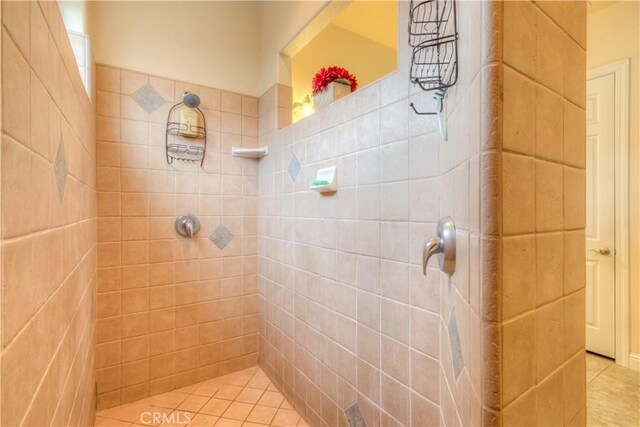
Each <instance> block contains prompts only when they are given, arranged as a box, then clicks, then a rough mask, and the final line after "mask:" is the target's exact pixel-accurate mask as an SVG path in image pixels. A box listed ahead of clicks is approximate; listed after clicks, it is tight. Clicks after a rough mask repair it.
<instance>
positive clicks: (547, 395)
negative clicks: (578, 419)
mask: <svg viewBox="0 0 640 427" xmlns="http://www.w3.org/2000/svg"><path fill="white" fill-rule="evenodd" d="M536 395H537V399H538V408H544V410H542V411H536V425H545V426H552V425H562V424H563V423H564V415H563V409H564V387H563V379H562V370H557V371H556V372H554V373H553V374H551V375H549V377H547V378H546V379H545V380H544V381H542V382H541V383H539V384H538V386H537V388H536Z"/></svg>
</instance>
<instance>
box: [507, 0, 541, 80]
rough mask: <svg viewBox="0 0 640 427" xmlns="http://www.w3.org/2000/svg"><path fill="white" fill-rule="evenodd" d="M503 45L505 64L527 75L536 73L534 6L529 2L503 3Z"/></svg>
mask: <svg viewBox="0 0 640 427" xmlns="http://www.w3.org/2000/svg"><path fill="white" fill-rule="evenodd" d="M503 10H504V11H503V13H504V17H503V19H504V33H503V34H504V35H503V37H504V41H503V43H504V47H503V49H504V50H503V55H504V60H505V62H506V63H507V64H509V65H511V66H513V67H515V68H517V69H518V70H520V71H521V72H523V73H524V74H526V75H528V76H535V73H536V12H537V11H536V8H535V6H534V5H533V3H531V2H528V1H526V2H508V3H505V4H504V9H503Z"/></svg>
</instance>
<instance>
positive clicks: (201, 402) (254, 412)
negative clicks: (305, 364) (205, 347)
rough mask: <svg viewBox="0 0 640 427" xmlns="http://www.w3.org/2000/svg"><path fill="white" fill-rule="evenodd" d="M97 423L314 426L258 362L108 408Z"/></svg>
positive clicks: (113, 426)
mask: <svg viewBox="0 0 640 427" xmlns="http://www.w3.org/2000/svg"><path fill="white" fill-rule="evenodd" d="M95 426H96V427H98V426H100V427H117V426H147V427H148V426H179V427H184V426H189V427H210V426H216V427H235V426H244V427H258V426H278V427H297V426H301V427H303V426H304V427H308V426H307V423H306V422H305V421H304V420H303V419H302V418H301V417H300V415H298V413H297V412H296V410H295V409H294V408H293V407H292V406H291V405H290V404H289V402H288V401H287V400H286V399H285V398H284V396H283V395H282V394H281V393H280V392H279V391H278V390H277V389H276V387H275V386H274V385H273V384H271V381H269V378H268V377H267V376H266V375H265V373H264V372H263V371H262V370H261V369H260V368H259V367H257V366H255V367H253V368H249V369H245V370H243V371H238V372H234V373H232V374H228V375H224V376H221V377H217V378H213V379H211V380H207V381H203V382H201V383H198V384H194V385H190V386H188V387H184V388H181V389H178V390H175V391H171V392H168V393H164V394H160V395H157V396H152V397H148V398H146V399H142V400H139V401H137V402H133V403H128V404H126V405H121V406H117V407H115V408H109V409H103V410H101V411H98V412H97V413H96V422H95Z"/></svg>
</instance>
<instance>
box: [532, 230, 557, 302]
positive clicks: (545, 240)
mask: <svg viewBox="0 0 640 427" xmlns="http://www.w3.org/2000/svg"><path fill="white" fill-rule="evenodd" d="M563 247H564V235H563V233H548V234H538V235H537V236H536V296H535V300H536V305H537V306H541V305H543V304H546V303H548V302H551V301H554V300H556V299H558V298H559V297H561V296H562V295H563V293H564V287H563V274H564V250H563Z"/></svg>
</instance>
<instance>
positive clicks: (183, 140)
mask: <svg viewBox="0 0 640 427" xmlns="http://www.w3.org/2000/svg"><path fill="white" fill-rule="evenodd" d="M189 95H191V94H189V93H187V92H185V98H184V99H183V101H182V102H178V103H177V104H175V105H174V106H173V107H171V109H170V110H169V115H168V118H167V130H166V136H165V146H166V153H167V163H168V164H173V161H174V160H178V161H181V162H193V163H198V162H199V163H200V166H202V164H203V163H204V156H205V154H206V151H207V125H206V120H205V117H204V113H203V112H202V110H200V108H198V107H197V106H195V107H191V106H188V105H186V104H185V101H184V100H185V99H188V98H187V96H189ZM196 99H198V104H199V103H200V100H199V98H196ZM183 108H189V109H191V110H194V111H195V112H196V114H197V115H198V120H199V123H201V124H202V126H199V125H189V124H186V123H182V122H181V120H180V118H179V114H180V111H181V110H182V109H183Z"/></svg>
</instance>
